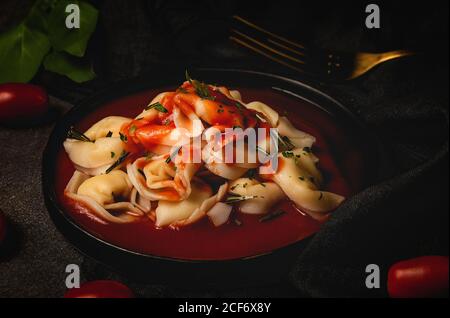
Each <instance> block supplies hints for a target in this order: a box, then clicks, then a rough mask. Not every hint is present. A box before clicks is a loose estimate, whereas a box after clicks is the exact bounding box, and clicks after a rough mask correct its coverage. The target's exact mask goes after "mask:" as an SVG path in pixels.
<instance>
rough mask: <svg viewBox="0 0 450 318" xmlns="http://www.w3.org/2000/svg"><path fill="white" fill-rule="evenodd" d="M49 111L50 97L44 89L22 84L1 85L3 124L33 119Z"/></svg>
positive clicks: (1, 115) (0, 109) (0, 98)
mask: <svg viewBox="0 0 450 318" xmlns="http://www.w3.org/2000/svg"><path fill="white" fill-rule="evenodd" d="M47 111H48V96H47V93H46V92H45V90H44V89H43V88H42V87H39V86H36V85H31V84H22V83H10V84H0V122H1V123H14V122H16V121H20V120H21V119H33V118H35V117H38V116H41V115H43V114H45V113H46V112H47Z"/></svg>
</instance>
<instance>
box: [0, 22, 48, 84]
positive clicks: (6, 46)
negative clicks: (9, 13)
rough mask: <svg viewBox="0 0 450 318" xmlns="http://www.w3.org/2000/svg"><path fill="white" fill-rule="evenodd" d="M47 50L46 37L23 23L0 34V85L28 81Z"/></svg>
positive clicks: (35, 71)
mask: <svg viewBox="0 0 450 318" xmlns="http://www.w3.org/2000/svg"><path fill="white" fill-rule="evenodd" d="M49 50H50V42H49V40H48V38H47V36H46V35H45V34H44V33H42V32H40V31H37V30H33V29H30V28H29V27H28V26H27V25H25V24H24V23H21V24H19V25H18V26H16V27H14V28H12V29H10V30H9V31H6V32H4V33H2V34H0V83H7V82H21V83H24V82H28V81H30V80H31V79H32V78H33V77H34V75H35V74H36V73H37V71H38V70H39V66H40V65H41V63H42V60H43V59H44V56H45V55H46V54H47V53H48V51H49Z"/></svg>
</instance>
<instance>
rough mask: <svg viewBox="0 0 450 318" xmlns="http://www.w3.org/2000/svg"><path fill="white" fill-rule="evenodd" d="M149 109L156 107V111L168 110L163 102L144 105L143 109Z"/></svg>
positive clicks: (163, 111) (164, 111)
mask: <svg viewBox="0 0 450 318" xmlns="http://www.w3.org/2000/svg"><path fill="white" fill-rule="evenodd" d="M150 109H156V110H157V111H159V112H160V113H168V112H169V111H168V110H167V109H166V108H165V107H164V105H163V104H161V103H159V102H158V103H154V104H150V105H148V106H147V107H145V110H150Z"/></svg>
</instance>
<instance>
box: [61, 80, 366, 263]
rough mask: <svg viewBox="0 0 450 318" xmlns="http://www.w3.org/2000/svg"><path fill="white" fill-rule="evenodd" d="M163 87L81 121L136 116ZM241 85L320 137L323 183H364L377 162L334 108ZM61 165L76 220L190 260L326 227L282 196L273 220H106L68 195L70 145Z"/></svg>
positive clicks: (249, 96)
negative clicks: (174, 223) (178, 223)
mask: <svg viewBox="0 0 450 318" xmlns="http://www.w3.org/2000/svg"><path fill="white" fill-rule="evenodd" d="M167 90H173V89H167ZM161 91H162V90H148V91H145V92H142V93H139V94H136V95H132V96H127V97H124V98H121V99H118V100H115V101H113V102H110V103H108V104H105V105H104V106H102V107H100V108H98V109H97V110H95V111H93V112H92V113H91V114H89V115H88V116H86V117H85V118H83V120H81V121H80V122H79V123H77V124H76V128H77V129H78V130H80V131H85V130H87V129H88V128H89V127H90V126H92V125H93V124H95V123H96V122H97V121H99V120H101V119H102V118H104V117H107V116H112V115H115V116H125V117H130V118H134V117H135V116H136V115H137V114H139V113H141V111H142V109H143V108H144V107H145V106H146V105H147V104H148V102H149V100H152V99H153V97H154V96H156V95H157V94H158V93H160V92H161ZM239 91H240V92H241V94H242V96H243V98H244V101H245V102H248V101H254V100H259V101H262V102H264V103H266V104H268V105H270V106H271V107H273V108H274V109H275V110H276V111H278V112H279V114H280V116H287V117H288V118H289V120H290V121H291V122H292V124H293V125H294V126H295V127H296V128H298V129H300V130H303V131H305V132H307V133H309V134H311V135H313V136H315V137H316V139H317V142H316V144H315V145H314V147H313V152H314V154H315V155H316V156H317V157H318V158H319V159H320V162H319V169H320V171H321V172H322V174H323V175H324V185H323V190H325V191H330V192H334V193H337V194H340V195H343V196H345V197H347V198H348V197H349V196H351V195H352V194H354V193H355V192H357V191H359V190H361V189H362V188H363V187H364V185H365V184H364V183H365V181H366V179H367V175H368V170H369V168H370V167H368V164H367V163H366V160H365V158H364V155H363V153H364V151H362V150H361V147H362V145H361V144H360V142H358V141H357V139H356V138H353V137H354V136H352V135H351V133H350V132H348V131H346V129H345V127H342V126H339V124H338V123H336V122H335V120H334V119H333V117H332V116H331V115H329V114H328V113H326V112H324V111H323V110H321V109H319V108H318V107H316V106H314V105H312V104H310V103H308V102H306V101H303V100H300V99H295V98H293V97H291V96H287V95H284V94H282V93H280V92H275V91H273V90H269V89H267V90H260V89H258V90H257V89H249V88H239ZM56 169H57V173H56V180H55V185H56V193H57V196H58V200H59V202H60V204H61V205H62V206H63V208H64V209H65V211H66V212H67V213H68V214H69V215H70V217H72V218H73V220H74V221H75V222H76V223H78V224H80V225H81V226H82V227H83V228H84V229H86V230H87V231H88V232H90V233H92V234H94V235H95V236H97V237H99V238H100V239H103V240H105V241H107V242H110V243H112V244H115V245H117V246H119V247H122V248H126V249H129V250H132V251H135V252H140V253H144V254H150V255H155V256H161V257H171V258H178V259H186V260H226V259H235V258H242V257H250V256H255V255H260V254H264V253H268V252H271V251H273V250H275V249H278V248H281V247H284V246H287V245H290V244H292V243H295V242H298V241H300V240H302V239H304V238H306V237H308V236H311V235H312V234H314V233H316V232H317V231H319V229H320V227H321V223H320V222H318V221H316V220H314V219H312V218H311V217H309V216H307V215H305V214H302V213H300V212H299V211H298V210H297V209H296V208H295V207H294V206H293V205H292V203H291V202H290V201H282V202H281V203H279V204H278V205H277V206H276V207H274V211H278V210H283V211H285V213H284V214H282V215H280V216H279V217H277V218H275V219H272V220H270V221H267V222H261V221H260V218H261V216H254V215H245V214H241V213H234V216H233V217H232V218H230V222H229V223H227V224H225V225H223V226H221V227H218V228H216V227H214V226H213V225H212V224H211V222H209V220H208V219H207V218H205V219H203V220H201V221H200V222H198V223H196V224H193V225H191V226H187V227H184V228H181V229H179V230H173V229H169V228H164V229H157V228H155V226H154V223H153V221H151V220H150V219H149V218H142V219H141V220H139V221H138V222H135V223H130V224H106V223H103V222H98V220H97V219H96V218H93V217H92V216H91V215H90V214H89V212H88V211H86V209H85V208H83V207H82V206H80V205H78V204H76V203H74V202H73V201H71V200H68V199H67V198H66V197H65V196H64V188H65V187H66V185H67V183H68V182H69V180H70V178H71V177H72V175H73V173H74V167H73V164H72V163H71V161H70V160H69V158H68V156H67V155H66V153H65V151H64V149H63V148H62V149H61V150H60V152H59V154H58V158H57V167H56ZM234 219H237V220H239V222H234V221H233V220H234ZM237 223H240V225H238V224H237Z"/></svg>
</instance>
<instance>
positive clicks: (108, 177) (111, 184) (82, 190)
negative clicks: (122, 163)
mask: <svg viewBox="0 0 450 318" xmlns="http://www.w3.org/2000/svg"><path fill="white" fill-rule="evenodd" d="M131 189H132V185H131V182H130V180H129V179H128V175H127V174H126V173H125V172H123V171H120V170H115V171H112V172H111V173H109V174H104V175H100V176H96V177H92V178H89V179H87V180H86V181H84V182H83V183H82V184H81V185H80V187H79V188H78V191H77V194H79V195H86V196H88V197H91V198H93V199H94V200H95V201H96V202H97V203H99V204H101V205H107V204H111V203H114V201H115V198H117V197H119V198H128V197H129V195H130V193H131Z"/></svg>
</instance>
